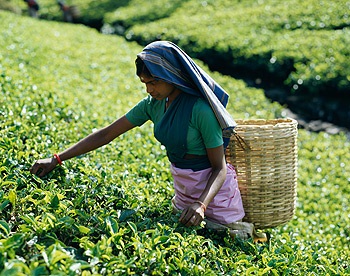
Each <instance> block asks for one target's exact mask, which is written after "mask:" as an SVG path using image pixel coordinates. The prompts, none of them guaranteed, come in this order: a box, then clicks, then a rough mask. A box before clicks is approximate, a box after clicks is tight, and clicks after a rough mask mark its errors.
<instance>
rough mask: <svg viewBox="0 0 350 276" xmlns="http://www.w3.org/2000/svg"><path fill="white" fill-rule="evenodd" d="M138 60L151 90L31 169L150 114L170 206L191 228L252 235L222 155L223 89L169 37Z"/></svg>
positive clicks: (99, 142) (228, 124) (39, 170)
mask: <svg viewBox="0 0 350 276" xmlns="http://www.w3.org/2000/svg"><path fill="white" fill-rule="evenodd" d="M135 63H136V73H137V75H138V77H139V78H140V81H141V82H142V83H144V84H145V86H146V91H147V93H148V94H149V95H148V96H147V97H145V98H144V99H142V100H141V101H140V102H139V103H138V104H137V105H136V106H134V107H133V108H132V109H131V110H130V111H129V112H128V113H127V114H125V115H124V116H122V117H121V118H119V119H118V120H116V121H115V122H113V123H112V124H111V125H109V126H107V127H105V128H102V129H100V130H98V131H96V132H94V133H92V134H90V135H89V136H87V137H86V138H84V139H82V140H81V141H79V142H78V143H76V144H75V145H73V146H71V147H70V148H68V149H66V150H64V151H63V152H61V153H59V154H56V155H55V156H54V157H53V158H48V159H42V160H38V161H36V163H35V164H34V165H33V167H32V168H31V172H32V173H33V174H38V175H39V176H40V177H42V176H44V175H46V174H47V173H48V172H50V171H51V170H52V169H54V168H55V166H56V165H57V164H58V163H61V162H62V161H64V160H67V159H70V158H72V157H75V156H78V155H81V154H84V153H87V152H89V151H92V150H94V149H97V148H99V147H101V146H103V145H105V144H108V143H109V142H111V141H112V140H114V139H115V138H117V137H118V136H120V135H121V134H123V133H125V132H127V131H128V130H130V129H132V128H134V127H135V126H141V125H142V124H144V123H145V122H146V121H148V120H151V121H152V122H153V123H154V134H155V137H156V139H157V140H158V141H159V142H160V143H162V144H163V145H164V146H165V148H166V151H167V156H168V158H169V161H170V170H171V174H172V176H173V179H174V190H175V196H174V197H173V199H172V204H173V209H174V211H180V212H181V216H180V222H181V223H183V224H184V225H186V226H195V225H199V224H200V223H201V222H202V221H203V220H204V219H205V220H206V222H207V225H208V226H209V227H213V228H217V229H222V228H229V229H231V230H232V231H233V233H235V234H240V235H241V236H242V235H243V236H245V237H247V236H249V235H252V234H253V233H252V232H253V226H252V225H251V224H248V223H241V222H240V221H241V219H242V218H243V217H244V210H243V206H242V200H241V195H240V191H239V189H238V184H237V179H236V172H235V170H234V168H233V166H232V165H230V164H226V161H225V155H224V146H225V145H224V141H225V139H226V140H227V137H226V138H225V137H223V133H224V134H225V133H226V132H230V130H232V129H233V127H234V126H235V122H234V120H233V119H232V118H231V116H230V115H229V114H228V113H227V111H226V109H225V105H226V104H227V100H228V95H227V93H226V92H225V91H224V90H223V89H222V88H221V87H220V86H219V85H218V84H217V83H216V82H215V81H214V80H213V79H212V78H211V77H210V76H208V75H207V74H206V73H205V72H204V71H203V70H202V69H201V68H200V67H198V66H197V65H196V64H195V63H194V62H193V60H192V59H191V58H190V57H189V56H188V55H187V54H186V53H184V52H183V51H182V50H181V49H180V48H179V47H178V46H176V45H175V44H173V43H171V42H166V41H158V42H153V43H151V44H149V45H147V46H146V47H145V48H144V49H143V51H142V52H141V53H139V54H138V55H137V59H136V62H135ZM223 130H224V132H223ZM224 136H225V135H224ZM242 233H243V234H242Z"/></svg>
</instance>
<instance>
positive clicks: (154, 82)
mask: <svg viewBox="0 0 350 276" xmlns="http://www.w3.org/2000/svg"><path fill="white" fill-rule="evenodd" d="M140 80H141V82H142V83H144V84H145V85H146V91H147V93H148V94H150V95H151V97H152V98H154V99H156V100H158V101H161V100H163V99H165V98H168V99H169V100H173V99H175V98H176V96H177V95H178V94H179V93H180V90H178V89H177V88H176V87H175V86H174V85H172V84H170V83H167V82H165V81H162V80H158V79H155V78H153V77H150V76H145V75H141V76H140Z"/></svg>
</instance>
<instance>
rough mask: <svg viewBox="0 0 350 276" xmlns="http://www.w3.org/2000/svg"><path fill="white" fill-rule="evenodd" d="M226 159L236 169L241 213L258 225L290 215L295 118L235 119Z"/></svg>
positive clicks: (262, 226)
mask: <svg viewBox="0 0 350 276" xmlns="http://www.w3.org/2000/svg"><path fill="white" fill-rule="evenodd" d="M236 122H237V124H238V125H237V127H236V128H235V130H236V134H235V135H233V136H232V137H231V140H230V143H229V146H228V147H227V150H226V159H227V161H228V162H229V163H231V164H232V165H233V166H234V167H235V168H236V171H237V178H238V185H239V188H240V191H241V195H242V201H243V207H244V210H245V213H246V215H245V217H244V219H243V221H246V222H251V223H254V225H255V227H256V228H258V229H265V228H272V227H276V226H278V225H281V224H284V223H286V222H288V221H289V220H291V219H292V218H293V215H294V212H295V203H296V185H297V134H298V129H297V121H295V120H293V119H274V120H237V121H236Z"/></svg>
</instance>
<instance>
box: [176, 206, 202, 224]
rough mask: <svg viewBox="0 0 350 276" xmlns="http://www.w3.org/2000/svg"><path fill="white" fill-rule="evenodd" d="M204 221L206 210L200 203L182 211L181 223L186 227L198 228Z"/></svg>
mask: <svg viewBox="0 0 350 276" xmlns="http://www.w3.org/2000/svg"><path fill="white" fill-rule="evenodd" d="M203 219H204V209H203V206H202V205H201V204H200V203H199V202H194V203H192V204H191V205H190V206H188V207H187V208H186V209H184V210H183V211H182V214H181V216H180V219H179V221H180V222H181V223H182V224H184V225H185V226H187V227H188V226H197V225H199V224H200V223H201V222H202V221H203Z"/></svg>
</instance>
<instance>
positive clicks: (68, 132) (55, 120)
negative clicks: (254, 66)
mask: <svg viewBox="0 0 350 276" xmlns="http://www.w3.org/2000/svg"><path fill="white" fill-rule="evenodd" d="M0 21H1V22H2V26H3V28H2V29H1V30H0V36H1V38H2V39H1V40H0V47H1V49H2V50H1V52H0V93H1V97H0V99H1V100H0V125H1V128H0V177H1V180H0V186H1V189H0V245H1V246H0V271H1V272H0V275H130V274H135V275H169V274H170V275H242V274H243V275H250V274H254V275H347V274H349V273H350V268H349V261H350V260H349V256H350V251H349V247H348V245H349V236H350V235H349V234H350V233H349V227H348V225H349V215H348V214H349V204H348V198H347V197H346V196H345V195H347V194H349V192H350V191H349V187H350V186H349V182H350V178H349V175H350V172H349V166H347V163H348V160H349V158H350V156H349V152H350V144H349V141H348V140H347V138H346V136H345V135H344V134H339V135H334V136H328V135H326V134H324V133H319V134H315V133H309V132H307V131H304V130H300V132H299V181H298V202H297V209H296V215H295V218H294V219H293V220H292V221H290V222H289V223H288V224H286V225H285V226H281V227H277V228H275V229H271V230H269V233H270V235H271V240H270V242H269V243H267V244H253V243H252V241H251V240H248V241H241V240H239V239H237V240H231V239H230V238H229V235H228V234H227V233H223V234H222V235H217V234H215V233H214V232H211V231H206V230H204V229H202V228H201V227H198V228H186V227H183V226H182V225H180V224H179V223H178V222H177V219H178V217H177V216H174V215H172V214H171V212H170V210H171V203H170V200H171V197H172V194H173V188H172V180H171V175H170V173H169V170H168V161H167V159H166V155H165V152H164V150H163V149H162V147H161V146H160V145H159V143H157V142H156V141H155V139H154V138H153V136H152V126H151V124H146V125H145V126H143V127H142V128H138V129H135V130H133V131H131V132H129V133H127V134H125V135H123V137H121V138H120V139H118V140H117V141H114V142H112V143H111V144H110V145H108V146H105V147H102V148H101V149H99V150H96V151H94V152H92V153H90V154H87V155H83V156H80V157H79V158H75V159H72V160H69V161H66V162H64V166H62V167H58V168H57V169H55V170H54V171H53V173H51V174H50V175H49V176H48V177H46V178H44V179H39V178H37V177H35V176H32V175H30V173H29V172H28V170H29V168H30V166H31V165H32V164H33V162H34V160H36V159H38V158H42V157H49V156H52V153H53V152H56V151H60V150H62V149H63V148H66V147H67V146H69V145H71V144H73V143H74V142H76V141H77V140H78V139H79V138H82V137H84V136H85V135H86V134H88V133H91V132H92V131H94V129H96V128H100V127H102V126H105V125H106V124H108V123H111V122H113V121H114V120H115V119H116V118H118V117H119V116H121V115H122V114H124V113H125V112H126V111H127V110H128V109H129V108H130V107H131V106H133V105H134V104H135V103H136V102H138V100H140V99H141V98H142V97H143V96H144V95H145V94H146V93H145V88H144V86H143V85H142V84H141V83H140V82H139V80H138V78H137V77H136V76H135V68H134V59H135V56H136V54H137V53H138V52H139V51H141V49H142V47H140V46H139V45H137V44H136V43H130V42H127V41H125V40H124V39H122V38H120V37H116V36H105V35H101V34H99V33H97V32H96V31H93V30H91V29H88V28H85V27H82V26H71V25H68V24H62V23H54V22H47V21H40V20H34V19H30V18H23V17H19V16H15V15H13V14H10V13H5V12H1V11H0ZM198 62H199V61H198ZM199 63H200V62H199ZM211 75H213V76H214V78H215V79H216V80H217V81H218V82H219V83H220V84H221V85H222V86H223V87H224V88H225V89H226V90H227V91H229V93H230V95H231V98H230V102H229V111H230V112H231V114H232V115H233V116H234V117H235V118H274V117H283V107H281V106H280V105H278V104H277V103H270V102H269V101H268V100H267V99H266V98H265V96H264V93H263V91H262V90H258V89H252V88H247V87H246V85H245V84H244V83H243V82H241V81H237V80H234V79H232V78H229V77H227V76H222V75H220V74H218V73H211Z"/></svg>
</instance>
